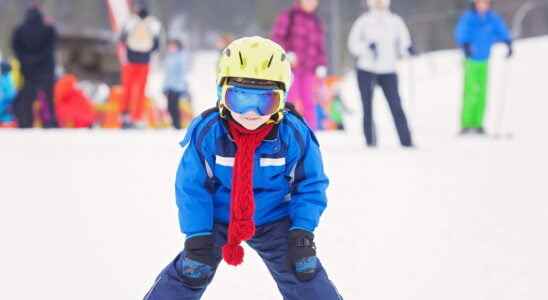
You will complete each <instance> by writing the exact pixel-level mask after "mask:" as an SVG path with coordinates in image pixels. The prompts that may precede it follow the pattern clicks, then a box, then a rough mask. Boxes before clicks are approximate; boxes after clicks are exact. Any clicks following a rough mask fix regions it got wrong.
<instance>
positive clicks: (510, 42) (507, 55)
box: [505, 41, 514, 58]
mask: <svg viewBox="0 0 548 300" xmlns="http://www.w3.org/2000/svg"><path fill="white" fill-rule="evenodd" d="M505 43H506V46H508V53H507V54H506V58H510V57H512V56H513V55H514V46H513V45H512V41H506V42H505Z"/></svg>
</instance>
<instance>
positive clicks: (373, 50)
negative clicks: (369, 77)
mask: <svg viewBox="0 0 548 300" xmlns="http://www.w3.org/2000/svg"><path fill="white" fill-rule="evenodd" d="M369 50H371V53H373V59H375V60H377V59H378V58H379V50H378V49H377V44H375V43H371V44H369Z"/></svg>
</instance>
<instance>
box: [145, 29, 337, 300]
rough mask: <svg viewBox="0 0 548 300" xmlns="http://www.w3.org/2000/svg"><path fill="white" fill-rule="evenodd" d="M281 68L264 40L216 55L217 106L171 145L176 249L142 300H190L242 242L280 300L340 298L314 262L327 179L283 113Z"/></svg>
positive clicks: (286, 75) (234, 258)
mask: <svg viewBox="0 0 548 300" xmlns="http://www.w3.org/2000/svg"><path fill="white" fill-rule="evenodd" d="M290 68H291V67H290V64H289V62H288V59H287V56H286V54H285V52H284V50H283V49H282V48H281V47H280V46H279V45H278V44H276V43H274V42H272V41H270V40H267V39H264V38H260V37H250V38H242V39H239V40H236V41H234V42H232V43H231V44H230V45H229V46H228V47H227V48H226V49H225V50H224V51H223V53H222V57H221V59H220V61H219V68H218V80H217V84H218V86H217V91H218V102H217V107H216V108H215V109H211V110H208V111H206V112H204V113H202V115H201V116H200V117H198V118H196V119H195V120H194V121H193V122H192V124H191V125H190V127H189V129H188V131H187V133H186V136H185V138H184V140H183V141H182V143H181V145H182V147H183V156H182V159H181V163H180V165H179V169H178V171H177V178H176V184H175V188H176V198H177V205H178V207H179V221H180V227H181V231H182V232H183V233H184V234H186V240H185V247H184V248H185V249H184V251H183V252H182V253H181V254H179V255H178V256H177V257H176V258H175V260H174V261H173V262H171V263H170V264H169V265H168V266H167V267H166V268H165V269H164V270H163V271H162V273H161V274H160V275H159V276H158V278H157V280H156V282H155V284H154V285H153V287H152V288H151V290H150V291H149V292H148V293H147V295H146V296H145V299H146V300H172V299H189V300H190V299H200V298H201V296H202V294H203V293H204V291H205V289H206V288H207V286H208V285H209V283H210V282H211V280H212V279H213V276H214V274H215V272H216V270H217V267H218V265H219V263H220V261H221V259H224V260H225V261H226V262H227V263H228V264H230V265H234V266H237V265H239V264H241V263H242V262H243V257H244V250H243V248H242V246H241V245H240V244H241V242H244V241H245V242H247V243H248V245H249V246H250V247H251V248H253V249H254V250H255V251H257V253H258V254H259V255H260V257H261V258H262V259H263V261H264V262H265V264H266V266H267V267H268V269H269V271H270V273H271V274H272V276H273V278H274V280H275V281H276V283H277V284H278V287H279V290H280V292H281V294H282V295H283V298H284V299H288V300H307V299H308V300H324V299H325V300H331V299H333V300H335V299H341V297H340V296H339V294H338V293H337V290H336V288H335V286H334V285H333V283H332V282H331V281H330V280H329V279H328V277H327V273H326V271H325V270H324V268H323V267H322V265H321V263H320V261H319V259H318V258H317V257H316V247H315V245H314V234H313V232H314V230H315V228H316V226H317V225H318V222H319V218H320V215H321V214H322V212H323V211H324V209H325V207H326V196H325V189H326V188H327V185H328V179H327V177H326V176H325V174H324V172H323V166H322V160H321V155H320V151H319V146H318V143H317V141H316V139H315V137H314V135H313V133H312V132H311V130H310V128H308V127H307V125H306V124H305V123H304V122H303V121H302V119H301V118H300V117H299V116H297V115H296V114H295V113H293V112H290V111H288V110H287V109H285V98H286V93H287V91H288V89H289V87H290V83H291V69H290Z"/></svg>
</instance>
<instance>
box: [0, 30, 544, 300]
mask: <svg viewBox="0 0 548 300" xmlns="http://www.w3.org/2000/svg"><path fill="white" fill-rule="evenodd" d="M547 50H548V39H547V38H540V39H531V40H525V41H521V42H518V43H517V45H516V58H515V59H514V61H512V62H511V66H510V68H511V70H512V74H511V75H510V85H509V86H508V87H507V92H508V101H509V102H508V109H507V115H506V120H505V122H506V123H505V125H506V126H507V127H506V131H511V132H512V133H514V138H513V139H511V140H494V139H481V138H467V139H463V138H458V137H456V133H457V132H458V112H459V109H460V94H461V92H460V89H461V87H460V86H461V82H462V80H461V73H460V70H459V66H460V56H459V55H458V54H457V53H456V52H455V51H444V52H437V53H432V54H428V55H427V56H425V57H422V58H419V59H417V60H416V61H415V62H413V72H414V74H415V76H414V78H415V79H416V81H415V82H416V87H415V90H416V93H415V96H414V97H413V99H409V97H408V96H409V95H407V91H408V87H407V86H406V83H408V82H409V81H408V79H407V78H408V77H407V75H408V74H409V72H408V71H409V69H408V66H409V65H408V64H407V63H402V65H401V67H402V70H401V75H402V79H401V81H402V87H401V89H402V94H403V97H404V99H405V105H406V106H407V109H408V111H409V115H410V116H409V117H410V119H411V124H412V127H413V129H414V132H415V136H416V141H417V144H418V146H419V147H418V149H416V150H401V149H400V148H399V147H398V146H397V143H396V135H395V133H394V130H393V125H392V121H391V117H390V116H389V115H388V114H387V108H386V107H387V106H386V104H385V101H384V99H383V98H382V96H380V91H378V92H377V95H378V99H377V100H376V102H375V103H376V104H375V109H376V116H377V120H376V121H377V125H378V127H379V137H380V143H381V147H380V148H379V149H376V150H371V149H366V148H365V147H364V145H363V140H362V136H361V133H360V130H359V128H360V116H361V110H360V106H359V102H358V100H357V98H356V97H357V90H356V88H355V82H354V79H353V77H352V76H353V75H352V74H350V75H349V76H348V77H347V80H346V81H345V84H344V88H343V90H344V94H345V101H347V104H348V106H349V107H350V108H351V109H352V110H354V114H353V115H351V116H349V117H348V120H347V121H348V123H347V126H348V127H349V131H348V133H320V134H318V137H319V140H320V142H321V144H322V149H323V156H324V161H325V165H326V172H327V174H328V176H329V177H330V179H331V185H330V188H329V190H328V196H329V207H328V209H327V210H326V212H325V214H324V216H323V218H322V221H321V224H320V226H319V228H318V229H317V246H318V254H319V257H320V258H321V259H322V262H323V264H324V265H325V267H326V268H327V270H328V272H329V274H330V277H331V279H332V280H333V281H334V282H335V284H336V285H337V288H338V289H339V291H340V292H341V294H342V295H343V296H344V297H345V299H350V300H352V299H376V300H381V299H386V300H388V299H390V300H394V299H416V300H438V299H444V300H453V299H454V300H462V299H470V300H472V299H496V300H503V299H508V300H510V299H512V300H515V299H528V300H544V299H548V290H547V289H546V282H547V280H548V277H547V275H546V270H547V269H548V258H547V257H546V253H548V241H547V239H546V228H548V201H547V200H548V192H547V191H546V171H545V170H546V169H547V167H548V159H547V158H546V153H548V141H547V138H546V137H547V136H546V133H545V131H546V129H547V128H548V126H547V125H546V112H547V111H548V103H547V102H546V75H545V74H546V70H547V69H548V61H546V60H545V59H544V57H545V53H547ZM503 53H504V51H503V50H501V49H496V51H495V53H494V60H493V64H492V73H491V74H492V75H491V79H492V80H491V91H492V93H491V100H492V101H491V102H490V109H489V112H488V119H487V124H488V126H487V129H488V130H489V129H492V124H493V118H492V117H493V115H494V107H495V105H496V104H495V101H494V99H496V98H497V97H500V94H501V93H502V92H503V90H504V89H503V88H501V87H500V82H501V79H500V78H502V74H501V72H502V71H503V70H504V66H503V63H502V62H501V61H502V59H501V57H502V56H503ZM197 60H198V63H197V66H200V67H199V68H198V67H195V70H194V72H195V74H194V75H193V76H194V77H196V78H199V80H197V81H195V82H194V83H193V84H194V85H193V86H192V89H193V92H194V95H195V97H194V99H214V98H213V97H214V87H213V86H212V85H211V84H214V77H212V76H213V75H212V74H213V73H212V72H213V70H214V68H213V66H212V63H211V62H212V61H214V60H215V56H214V55H212V54H211V53H206V54H204V55H202V56H197ZM207 62H209V64H207ZM203 65H205V66H206V67H203ZM208 66H211V68H209V67H208ZM208 68H209V69H208ZM213 101H214V100H212V101H211V102H210V103H207V102H206V101H204V100H203V102H201V103H198V104H197V106H198V107H199V108H200V109H202V108H205V107H208V106H211V104H212V103H213ZM182 136H183V132H176V131H172V130H164V131H153V130H148V131H139V132H137V131H135V132H132V131H129V132H128V131H124V132H121V131H109V130H93V131H89V130H72V131H70V130H57V131H43V130H28V131H16V130H2V131H0V149H1V155H0V168H1V169H0V170H1V171H0V182H1V188H0V195H1V198H2V200H1V201H0V237H1V239H0V240H1V241H2V247H1V248H0V249H1V251H0V253H1V255H0V266H1V267H0V282H2V288H1V290H2V298H4V299H14V300H15V299H80V300H86V299H90V300H91V299H116V300H122V299H128V300H129V299H141V298H142V297H143V295H144V294H145V293H146V291H147V290H148V289H149V287H150V286H151V285H152V284H153V282H154V279H155V277H156V275H157V274H158V273H159V272H160V271H161V269H162V268H163V267H164V266H165V265H166V264H167V263H168V262H169V261H170V259H172V258H173V257H174V256H175V255H176V254H177V253H178V251H180V250H181V249H182V246H183V242H184V240H183V236H182V235H181V234H180V233H179V231H178V221H177V210H176V206H175V201H174V185H173V182H174V177H175V171H176V167H177V165H178V160H179V158H180V155H181V153H180V149H179V146H178V141H179V140H180V139H182ZM204 299H281V296H279V294H278V292H277V289H276V286H275V284H274V282H273V280H272V279H271V278H270V276H269V274H268V272H267V269H266V267H265V266H264V265H263V264H262V262H260V260H259V258H258V256H257V255H256V254H254V253H253V252H252V251H251V250H250V249H249V248H247V249H246V257H245V262H244V264H243V265H242V266H241V267H238V268H233V267H229V266H227V265H226V264H222V265H221V267H220V268H219V272H218V274H217V276H216V279H215V280H214V282H213V284H212V285H211V286H210V288H209V289H208V291H207V292H206V294H205V296H204Z"/></svg>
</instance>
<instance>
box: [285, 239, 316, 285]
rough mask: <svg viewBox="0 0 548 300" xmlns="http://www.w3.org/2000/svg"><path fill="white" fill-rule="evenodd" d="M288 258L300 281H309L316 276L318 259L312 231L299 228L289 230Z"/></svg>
mask: <svg viewBox="0 0 548 300" xmlns="http://www.w3.org/2000/svg"><path fill="white" fill-rule="evenodd" d="M288 260H289V261H288V263H289V266H290V268H291V269H292V270H293V272H294V273H295V276H297V279H299V280H300V281H310V280H312V279H313V278H314V276H316V273H317V269H318V259H317V258H316V245H315V244H314V234H313V233H312V232H309V231H306V230H301V229H295V230H291V231H289V248H288Z"/></svg>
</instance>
